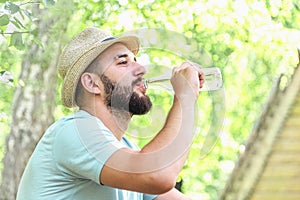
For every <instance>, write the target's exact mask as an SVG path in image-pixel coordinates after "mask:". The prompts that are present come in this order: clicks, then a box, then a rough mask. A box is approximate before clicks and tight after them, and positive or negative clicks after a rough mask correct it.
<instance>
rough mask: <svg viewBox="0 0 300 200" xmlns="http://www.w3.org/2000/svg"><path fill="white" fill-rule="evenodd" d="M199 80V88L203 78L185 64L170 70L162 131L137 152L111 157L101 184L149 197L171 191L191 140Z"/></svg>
mask: <svg viewBox="0 0 300 200" xmlns="http://www.w3.org/2000/svg"><path fill="white" fill-rule="evenodd" d="M199 80H200V83H201V85H202V84H203V77H202V76H200V75H199V74H198V72H196V71H195V70H194V68H193V67H191V66H190V64H189V63H184V64H183V65H181V66H180V67H178V68H176V69H175V70H174V72H173V77H172V79H171V82H172V85H173V88H174V91H175V97H174V103H173V106H172V108H171V110H170V112H169V115H168V117H167V120H166V123H165V125H164V127H163V129H162V130H161V131H160V132H159V133H158V134H157V135H156V137H155V138H154V139H153V140H152V141H151V142H150V143H148V144H147V145H146V146H145V147H144V148H143V149H142V150H141V151H133V150H131V149H122V150H119V151H117V152H116V153H115V154H113V155H112V156H111V157H110V158H109V160H108V161H107V162H106V164H105V165H104V167H103V169H102V172H101V174H100V177H99V178H100V182H101V183H102V184H104V185H107V186H111V187H115V188H120V189H126V190H132V191H137V192H142V193H149V194H163V193H166V192H168V191H170V190H172V188H173V187H174V185H175V182H176V178H177V175H178V173H179V172H180V170H181V168H182V166H183V164H184V162H185V160H186V157H187V154H188V151H189V147H190V144H191V142H192V138H193V132H192V129H193V124H194V122H193V119H194V106H195V101H196V98H197V96H198V90H199V85H200V84H199ZM171 194H174V193H173V192H172V193H171Z"/></svg>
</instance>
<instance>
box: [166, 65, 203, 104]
mask: <svg viewBox="0 0 300 200" xmlns="http://www.w3.org/2000/svg"><path fill="white" fill-rule="evenodd" d="M171 83H172V86H173V89H174V92H175V95H176V96H177V97H178V98H180V99H181V98H186V97H187V98H190V99H193V100H196V99H197V97H198V95H199V89H200V88H202V87H203V83H204V75H203V73H202V72H201V67H200V66H199V65H198V64H196V63H192V62H184V63H183V64H182V65H180V66H178V67H174V68H173V74H172V78H171Z"/></svg>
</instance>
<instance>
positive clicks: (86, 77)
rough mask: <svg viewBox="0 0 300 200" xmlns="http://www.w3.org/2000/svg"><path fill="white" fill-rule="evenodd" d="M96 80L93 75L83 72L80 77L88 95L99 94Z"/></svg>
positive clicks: (96, 77)
mask: <svg viewBox="0 0 300 200" xmlns="http://www.w3.org/2000/svg"><path fill="white" fill-rule="evenodd" d="M98 79H99V77H98V76H96V75H95V74H91V73H87V72H85V73H83V74H82V75H81V84H82V86H83V87H84V89H85V90H87V91H88V92H89V93H92V94H101V90H100V88H99V84H98Z"/></svg>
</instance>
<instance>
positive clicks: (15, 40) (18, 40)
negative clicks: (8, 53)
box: [9, 32, 25, 50]
mask: <svg viewBox="0 0 300 200" xmlns="http://www.w3.org/2000/svg"><path fill="white" fill-rule="evenodd" d="M9 46H14V47H16V48H17V49H19V50H23V49H24V47H25V44H24V41H23V37H22V34H21V33H17V32H14V33H13V34H12V35H11V38H10V44H9Z"/></svg>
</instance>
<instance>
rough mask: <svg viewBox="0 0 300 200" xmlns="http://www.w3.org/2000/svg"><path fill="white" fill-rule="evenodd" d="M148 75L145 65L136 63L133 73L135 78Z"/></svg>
mask: <svg viewBox="0 0 300 200" xmlns="http://www.w3.org/2000/svg"><path fill="white" fill-rule="evenodd" d="M146 73H147V70H146V68H145V67H144V66H143V65H141V64H139V63H137V62H135V63H134V71H133V74H134V76H143V75H144V74H146Z"/></svg>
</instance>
